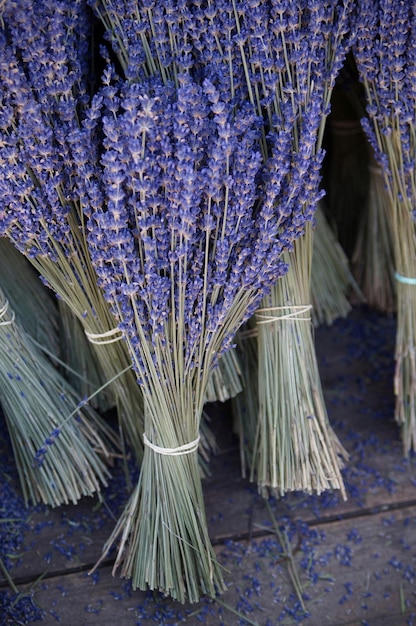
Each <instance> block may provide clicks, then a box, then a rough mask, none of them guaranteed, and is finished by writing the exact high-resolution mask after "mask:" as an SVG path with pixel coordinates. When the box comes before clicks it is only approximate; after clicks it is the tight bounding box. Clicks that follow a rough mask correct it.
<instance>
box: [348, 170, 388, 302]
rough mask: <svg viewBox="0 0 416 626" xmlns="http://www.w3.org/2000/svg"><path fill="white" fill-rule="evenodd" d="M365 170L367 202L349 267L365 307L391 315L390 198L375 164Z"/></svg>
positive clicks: (380, 171) (380, 172)
mask: <svg viewBox="0 0 416 626" xmlns="http://www.w3.org/2000/svg"><path fill="white" fill-rule="evenodd" d="M368 168H369V189H368V198H367V201H366V203H365V206H364V207H363V213H362V215H361V218H360V226H359V229H358V236H357V240H356V243H355V248H354V252H353V255H352V258H351V267H352V271H353V273H354V276H355V278H356V280H357V283H358V284H359V286H360V289H361V291H362V293H363V295H364V297H365V301H366V303H367V304H368V305H369V306H370V307H372V308H374V309H377V310H379V311H381V312H383V313H393V312H394V311H395V310H396V302H397V295H396V290H397V287H396V279H395V269H394V267H395V265H394V246H393V237H392V235H393V232H394V231H393V226H392V223H391V219H392V215H393V211H392V209H391V207H390V202H391V197H390V194H389V193H388V192H387V190H386V185H385V182H384V177H383V172H382V170H381V168H380V167H379V166H378V165H377V163H376V162H375V161H374V160H373V163H370V164H369V166H368Z"/></svg>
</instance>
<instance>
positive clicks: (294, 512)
mask: <svg viewBox="0 0 416 626" xmlns="http://www.w3.org/2000/svg"><path fill="white" fill-rule="evenodd" d="M394 337H395V321H394V319H391V318H390V319H389V318H386V317H384V316H381V315H377V314H375V313H374V312H369V311H368V310H367V309H366V308H364V307H359V308H356V309H354V311H353V312H352V313H351V314H350V316H349V317H348V318H347V319H346V320H339V321H338V322H336V323H335V324H334V325H333V326H332V327H330V328H320V329H318V330H317V332H316V342H317V352H318V355H319V362H320V371H321V377H322V384H323V387H324V392H325V398H326V403H327V409H328V413H329V416H330V420H331V422H332V424H333V426H334V428H335V431H336V433H337V434H338V436H339V438H340V439H341V441H342V443H343V444H344V446H345V447H346V448H347V449H348V451H349V452H350V455H351V458H350V461H349V463H348V466H347V467H346V469H345V471H344V478H345V484H346V487H347V491H348V500H347V501H346V502H343V501H342V500H341V498H340V496H339V494H337V493H326V494H323V495H321V496H319V497H318V496H306V495H304V494H296V495H291V496H288V497H285V498H283V499H281V500H280V501H278V502H273V503H272V511H273V515H274V516H275V517H276V519H277V520H278V522H279V526H280V528H281V529H282V532H283V535H284V536H285V537H287V538H288V539H289V541H290V550H291V551H292V552H293V558H292V559H288V558H287V557H285V556H284V555H283V553H282V546H281V542H279V541H278V538H277V537H276V535H275V534H274V533H273V531H272V526H271V523H272V518H271V515H270V512H269V510H268V509H267V507H266V505H265V503H264V501H263V500H262V498H261V497H260V496H259V495H258V494H257V490H256V486H255V485H253V484H251V483H250V482H249V481H248V480H243V479H242V478H241V477H240V466H239V452H238V447H237V444H236V441H235V439H234V438H233V436H232V434H231V428H230V424H229V411H228V407H227V405H225V406H223V407H215V408H216V410H215V411H214V413H213V428H214V429H217V430H218V431H219V433H220V441H219V443H220V446H221V451H220V453H219V455H218V456H217V457H215V458H214V459H213V460H212V476H211V477H210V478H209V479H207V480H206V481H205V484H204V489H205V501H206V510H207V518H208V522H209V529H210V535H211V537H212V541H213V543H214V545H215V550H216V552H217V554H218V556H219V559H220V561H221V563H222V564H223V565H224V567H225V568H226V569H225V579H226V581H227V583H228V585H229V590H228V591H227V592H226V593H225V594H224V595H223V596H222V597H221V598H220V599H219V601H218V602H217V601H209V600H203V601H201V602H200V603H198V604H196V605H185V606H182V605H179V604H177V603H175V602H172V601H170V600H167V599H162V598H160V597H158V596H157V595H154V594H151V593H144V592H137V591H132V590H131V587H130V585H129V583H128V581H125V580H121V579H119V578H117V577H116V578H113V577H112V576H111V559H109V561H108V562H105V563H104V564H103V565H102V566H101V567H100V569H99V570H98V571H97V572H96V573H95V574H94V575H93V576H88V575H87V572H88V570H89V569H90V567H91V565H92V564H94V563H95V561H96V559H97V558H98V556H99V555H100V553H101V552H100V551H101V547H102V544H103V542H104V541H105V539H106V538H107V537H108V535H109V534H110V532H111V529H112V527H113V521H112V519H111V516H110V514H109V513H108V511H109V510H112V509H113V510H114V507H115V506H116V500H117V502H118V500H119V498H120V493H124V492H125V490H124V483H123V476H122V474H120V475H118V477H116V478H115V481H114V484H113V485H112V487H111V489H110V490H109V491H108V493H107V494H106V504H105V506H104V505H101V506H98V505H97V502H96V501H93V500H92V499H90V500H85V501H83V502H82V503H81V504H80V505H78V506H76V507H75V506H68V507H62V508H60V509H57V510H49V511H48V510H43V509H40V510H38V511H35V512H32V513H31V517H30V521H29V529H28V530H27V532H26V533H25V545H24V549H22V550H21V558H20V559H19V561H18V563H17V564H16V565H15V567H14V568H13V569H12V570H11V572H10V574H11V576H12V578H13V580H14V583H15V585H17V587H18V588H19V589H20V590H28V589H33V590H34V593H35V599H36V601H37V603H38V604H39V605H40V606H41V607H42V608H43V609H44V619H43V621H42V622H40V623H42V624H44V625H45V626H52V625H56V624H57V623H61V624H64V625H65V626H84V625H85V626H114V625H117V626H133V625H145V626H151V625H154V624H159V625H174V624H186V625H187V626H198V625H199V624H207V625H211V626H219V625H221V624H224V625H226V626H232V625H240V624H241V625H246V624H257V625H258V626H274V625H280V624H294V623H302V624H305V626H341V625H346V624H348V625H354V626H355V625H357V626H358V625H363V624H369V625H370V626H402V625H403V626H404V625H406V626H407V625H412V624H415V625H416V457H415V456H412V458H410V459H408V460H405V459H404V458H403V455H402V445H401V442H400V437H399V431H398V428H397V426H396V425H395V423H394V421H393V411H394V398H393V391H392V386H393V369H394V360H393V354H394ZM0 531H1V529H0ZM287 552H288V551H287V550H286V554H287ZM294 564H296V567H293V565H294ZM41 575H43V578H42V580H40V581H39V580H38V579H39V577H40V576H41ZM294 575H295V576H297V577H298V579H299V580H300V583H301V585H302V589H303V597H304V607H302V606H301V604H300V602H299V598H298V595H297V594H296V592H295V588H294V584H293V576H294ZM35 581H36V582H35ZM0 584H1V585H2V586H3V587H4V588H5V587H6V586H7V582H6V581H5V580H4V579H1V580H0ZM305 611H306V613H305ZM244 617H245V618H246V619H244ZM0 623H1V618H0ZM6 623H7V624H9V623H11V622H6ZM18 623H21V622H17V621H16V624H18Z"/></svg>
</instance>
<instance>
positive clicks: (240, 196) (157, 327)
mask: <svg viewBox="0 0 416 626" xmlns="http://www.w3.org/2000/svg"><path fill="white" fill-rule="evenodd" d="M178 80H179V83H180V84H179V88H175V87H174V86H173V85H169V84H167V85H164V84H163V83H162V82H160V81H158V80H156V79H153V80H151V81H149V82H142V83H133V84H130V83H128V82H124V83H122V85H121V87H120V89H119V90H115V88H113V87H112V86H108V87H106V88H104V89H103V92H102V93H101V94H100V96H99V97H100V99H101V98H102V101H103V107H104V112H103V116H102V131H103V135H104V140H103V154H102V157H101V171H100V172H98V173H97V176H98V179H97V180H99V181H100V185H99V184H98V182H94V180H92V181H91V184H90V194H91V198H92V200H91V205H92V208H91V217H90V219H89V229H90V235H89V245H90V249H91V257H92V259H93V263H94V266H95V269H96V272H97V275H98V280H99V284H100V286H101V287H102V288H103V289H104V293H105V295H106V298H107V299H108V300H109V302H110V303H111V305H112V310H113V313H114V314H115V315H116V317H117V318H118V321H119V325H120V327H121V328H122V329H123V331H124V332H125V334H126V335H127V336H128V338H129V342H130V344H131V345H132V346H134V348H135V349H136V350H137V351H140V349H141V344H142V342H143V341H145V342H147V343H148V344H149V345H153V348H156V346H158V345H162V346H164V347H165V348H167V349H168V350H169V349H172V350H175V349H177V348H178V346H177V345H176V346H175V345H171V344H170V343H169V342H170V341H172V332H171V330H172V329H171V325H172V324H174V325H175V326H176V324H180V325H181V327H182V328H183V331H182V332H183V350H184V362H185V363H186V367H190V368H192V367H195V366H198V365H201V364H200V363H199V362H198V359H199V358H200V356H199V355H200V342H202V343H203V344H204V347H206V346H209V345H211V343H212V341H213V338H214V337H216V336H218V337H219V339H218V341H219V345H217V347H216V350H215V351H214V352H217V351H220V350H221V349H223V348H224V347H227V346H228V343H229V341H230V340H231V337H232V335H233V334H234V333H235V331H236V330H237V327H238V326H239V325H240V324H241V323H242V322H243V321H244V320H245V319H246V318H247V317H248V316H250V315H251V314H252V312H253V310H254V308H255V306H256V305H257V303H258V301H259V299H260V298H261V297H262V296H263V295H264V293H265V292H266V291H267V290H268V289H269V288H270V286H271V285H272V284H273V283H274V282H276V280H277V279H278V278H279V276H281V275H282V274H283V273H284V272H285V271H286V267H285V265H284V264H283V263H282V261H281V260H279V259H280V256H281V254H282V251H283V249H284V248H285V247H287V246H289V245H291V243H292V240H293V238H294V236H296V233H297V221H298V219H299V213H300V212H301V210H302V207H301V206H300V204H299V192H298V189H297V185H301V186H302V189H303V181H301V180H300V179H299V180H298V181H293V183H292V185H290V186H289V185H288V184H287V182H286V181H285V180H284V179H285V176H286V173H287V166H285V167H283V164H282V169H281V171H279V170H277V169H274V168H273V167H272V165H271V163H268V164H263V163H262V160H261V157H260V154H259V151H258V145H259V144H258V140H259V125H258V120H257V119H256V117H255V116H254V114H253V111H252V107H251V106H250V105H247V106H246V105H243V106H242V107H240V109H238V110H237V111H236V110H235V109H234V108H233V107H232V106H231V105H230V104H229V103H227V102H224V101H222V100H221V97H220V94H219V92H218V91H217V90H216V89H215V87H214V86H213V85H212V83H210V82H209V81H205V82H204V83H203V85H202V86H201V85H198V84H196V83H195V82H194V81H192V79H191V78H190V77H189V76H184V75H182V76H179V77H178ZM287 141H288V139H287V138H286V142H287ZM284 142H285V138H284V137H283V136H279V137H276V142H275V146H274V151H275V152H276V153H278V152H279V150H280V149H281V147H282V146H284ZM276 158H277V157H276ZM243 293H245V294H249V295H248V296H247V302H246V306H245V307H244V309H242V310H241V311H239V313H238V316H237V318H236V320H235V322H234V324H232V325H230V320H229V317H230V312H231V311H232V309H233V306H234V305H235V304H236V300H238V298H241V297H242V294H243ZM214 345H216V344H214ZM140 359H141V357H139V356H137V363H138V367H139V369H140V370H141V372H140V375H141V376H143V375H144V372H145V371H146V368H147V367H148V366H146V364H145V363H143V362H141V360H140ZM148 365H149V364H148Z"/></svg>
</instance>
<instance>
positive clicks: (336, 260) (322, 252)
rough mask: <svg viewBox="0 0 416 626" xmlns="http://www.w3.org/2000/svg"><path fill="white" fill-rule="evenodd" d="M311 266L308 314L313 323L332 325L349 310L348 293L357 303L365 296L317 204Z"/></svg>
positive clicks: (349, 299) (350, 306) (349, 300)
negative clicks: (310, 305)
mask: <svg viewBox="0 0 416 626" xmlns="http://www.w3.org/2000/svg"><path fill="white" fill-rule="evenodd" d="M312 245H313V250H312V266H311V284H310V292H311V304H312V309H311V316H312V322H313V325H314V326H319V325H320V324H323V323H325V324H332V322H333V321H334V320H336V319H338V318H339V317H346V316H347V315H348V313H349V312H350V311H351V308H352V305H351V295H352V294H354V299H355V301H356V302H363V301H364V297H363V294H362V293H361V290H360V289H359V287H358V285H357V283H356V281H355V279H354V277H353V275H352V272H351V269H350V263H349V260H348V257H347V255H346V254H345V252H344V250H343V248H342V247H341V244H340V243H339V241H338V239H337V237H336V235H335V233H334V231H333V229H332V227H331V226H330V225H329V223H328V221H327V219H326V217H325V212H324V210H323V208H322V206H321V204H318V206H317V208H316V213H315V229H314V232H313V244H312Z"/></svg>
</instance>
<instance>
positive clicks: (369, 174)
mask: <svg viewBox="0 0 416 626" xmlns="http://www.w3.org/2000/svg"><path fill="white" fill-rule="evenodd" d="M336 87H337V89H336V90H334V93H336V94H337V97H336V98H335V99H334V98H333V106H332V114H331V122H330V125H329V129H330V135H331V137H332V139H333V140H332V142H331V145H330V148H329V150H330V157H331V158H330V160H329V165H328V168H327V169H328V176H327V179H328V185H331V190H330V192H328V199H329V201H330V204H331V206H330V211H331V213H332V214H334V215H335V221H336V223H337V232H338V237H339V238H340V240H341V241H343V242H345V245H346V247H347V250H348V254H349V257H350V258H351V268H352V272H353V274H354V276H355V278H356V280H357V283H358V285H359V287H360V289H361V291H362V293H363V295H364V298H365V301H366V302H367V304H368V305H369V306H370V307H372V308H374V309H377V310H379V311H382V312H384V313H392V312H393V311H394V310H395V307H396V281H395V278H394V254H393V241H392V234H393V230H392V226H391V224H390V219H391V210H390V209H389V202H390V199H389V195H388V193H387V191H386V188H385V183H384V180H383V174H382V171H381V170H380V167H379V166H378V165H377V162H376V161H375V159H374V154H373V149H372V147H371V145H370V143H369V141H368V139H367V136H366V134H365V132H364V130H363V128H362V126H361V122H360V120H361V119H362V118H363V117H364V116H365V115H366V113H365V96H364V90H363V86H362V84H361V83H360V81H359V77H358V71H357V66H356V63H355V61H354V57H353V55H352V53H350V54H349V55H348V56H347V61H346V63H345V64H344V66H343V67H342V69H341V71H340V73H339V75H338V79H337V84H336ZM334 100H335V101H334ZM331 181H336V182H332V184H331ZM357 208H358V211H357ZM351 215H352V216H353V218H352V220H351ZM343 224H344V225H345V227H343Z"/></svg>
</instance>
